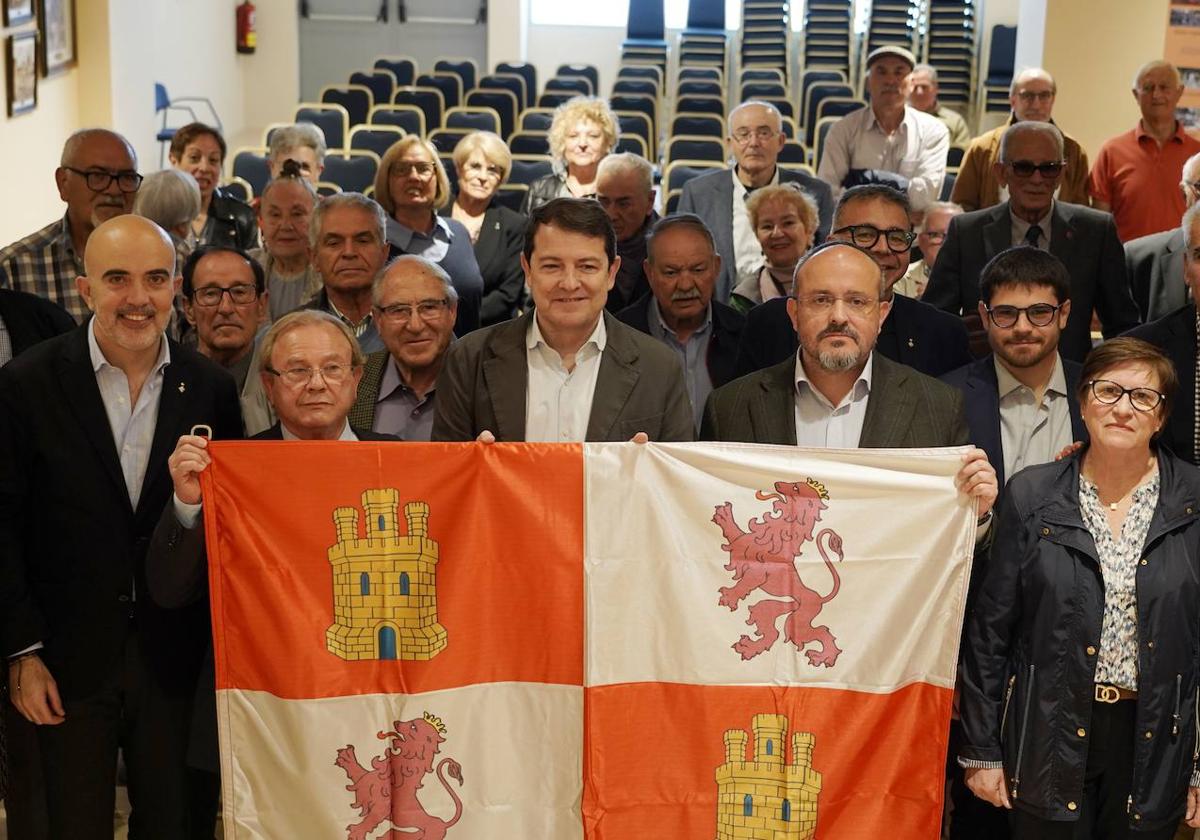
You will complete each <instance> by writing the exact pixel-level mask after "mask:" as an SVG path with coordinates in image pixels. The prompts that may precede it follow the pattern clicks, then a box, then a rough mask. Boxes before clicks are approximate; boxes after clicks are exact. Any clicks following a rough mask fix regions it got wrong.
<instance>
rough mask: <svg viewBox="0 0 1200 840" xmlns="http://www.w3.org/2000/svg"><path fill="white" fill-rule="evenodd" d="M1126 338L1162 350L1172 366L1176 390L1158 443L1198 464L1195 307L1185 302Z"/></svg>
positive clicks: (1131, 331) (1135, 330)
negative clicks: (1177, 379) (1136, 339)
mask: <svg viewBox="0 0 1200 840" xmlns="http://www.w3.org/2000/svg"><path fill="white" fill-rule="evenodd" d="M1127 335H1129V336H1130V337H1131V338H1140V339H1142V341H1148V342H1150V343H1151V344H1153V345H1154V346H1155V347H1157V348H1159V349H1160V350H1162V351H1163V352H1164V353H1166V354H1167V356H1168V357H1169V358H1170V359H1171V361H1172V362H1174V364H1175V375H1176V376H1178V377H1179V388H1178V389H1177V390H1176V391H1175V405H1173V406H1172V407H1171V415H1170V416H1169V417H1168V418H1167V426H1166V428H1165V429H1163V431H1162V441H1163V443H1165V444H1166V445H1167V448H1168V449H1170V450H1171V451H1172V452H1174V453H1175V454H1176V455H1178V456H1179V457H1180V458H1183V459H1184V460H1185V461H1191V462H1192V463H1193V464H1195V463H1197V462H1198V461H1200V452H1197V451H1196V441H1195V434H1196V432H1195V427H1194V425H1193V424H1194V423H1195V418H1196V387H1195V382H1196V306H1195V304H1191V303H1189V304H1188V305H1187V306H1181V307H1180V308H1179V309H1176V310H1175V311H1174V312H1172V313H1171V314H1170V315H1164V316H1163V317H1162V318H1159V319H1158V320H1157V321H1151V322H1150V323H1149V324H1142V325H1141V326H1140V327H1136V328H1134V329H1132V330H1130V331H1129V332H1128V333H1127Z"/></svg>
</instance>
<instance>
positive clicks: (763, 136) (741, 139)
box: [733, 125, 779, 146]
mask: <svg viewBox="0 0 1200 840" xmlns="http://www.w3.org/2000/svg"><path fill="white" fill-rule="evenodd" d="M778 133H779V132H778V131H776V130H775V129H773V128H768V127H767V126H765V125H760V126H759V127H758V128H755V129H749V128H739V129H738V130H737V131H735V132H733V139H734V141H735V142H736V143H737V144H738V145H739V146H744V145H746V144H747V143H749V142H750V138H752V137H757V138H758V139H759V141H760V142H763V143H766V142H767V141H768V140H770V139H772V138H773V137H774V136H775V135H776V134H778Z"/></svg>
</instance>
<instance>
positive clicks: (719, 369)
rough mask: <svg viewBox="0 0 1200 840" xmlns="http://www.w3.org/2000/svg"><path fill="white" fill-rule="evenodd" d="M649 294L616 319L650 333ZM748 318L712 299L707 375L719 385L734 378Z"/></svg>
mask: <svg viewBox="0 0 1200 840" xmlns="http://www.w3.org/2000/svg"><path fill="white" fill-rule="evenodd" d="M650 297H651V296H650V295H649V294H645V295H642V297H640V298H638V299H637V300H636V301H634V302H633V303H632V304H631V305H630V306H627V307H626V308H624V309H622V310H621V311H620V312H619V313H617V320H618V321H621V322H622V323H625V324H628V325H629V326H631V327H633V328H634V329H635V330H640V331H641V332H644V333H645V334H646V335H650V334H651V333H650ZM745 326H746V319H745V317H744V316H743V315H742V314H741V313H740V312H738V311H737V310H736V309H734V308H733V307H732V306H726V305H725V304H723V303H720V302H718V301H715V300H714V301H712V338H711V339H709V342H708V357H707V358H706V359H705V363H706V365H707V367H708V378H709V379H711V380H712V385H713V387H714V388H720V387H721V386H722V385H724V384H725V383H726V382H729V381H730V380H731V379H733V378H734V371H733V363H734V360H735V359H736V358H737V349H738V342H739V340H740V339H741V336H742V328H743V327H745Z"/></svg>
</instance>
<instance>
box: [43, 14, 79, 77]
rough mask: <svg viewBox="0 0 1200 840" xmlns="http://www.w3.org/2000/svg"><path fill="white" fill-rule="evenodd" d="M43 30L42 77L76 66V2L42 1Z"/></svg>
mask: <svg viewBox="0 0 1200 840" xmlns="http://www.w3.org/2000/svg"><path fill="white" fill-rule="evenodd" d="M38 15H39V17H40V19H41V20H40V22H41V27H40V28H41V30H42V75H43V76H51V75H53V74H55V73H59V72H61V71H63V70H66V69H67V68H68V67H73V66H74V65H75V0H42V2H41V6H40V7H39V9H38Z"/></svg>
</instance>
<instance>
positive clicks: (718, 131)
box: [671, 113, 725, 138]
mask: <svg viewBox="0 0 1200 840" xmlns="http://www.w3.org/2000/svg"><path fill="white" fill-rule="evenodd" d="M678 134H690V135H691V136H693V137H718V138H719V137H724V136H725V120H724V118H723V117H718V116H716V115H715V114H681V113H676V114H675V119H673V120H672V121H671V135H672V136H675V135H678Z"/></svg>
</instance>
